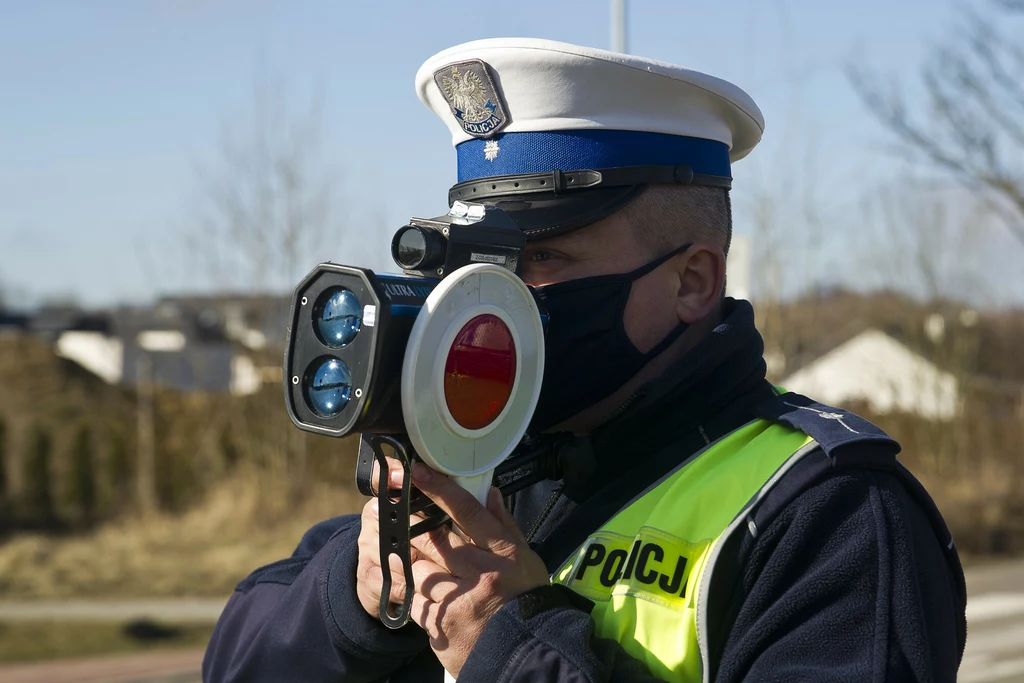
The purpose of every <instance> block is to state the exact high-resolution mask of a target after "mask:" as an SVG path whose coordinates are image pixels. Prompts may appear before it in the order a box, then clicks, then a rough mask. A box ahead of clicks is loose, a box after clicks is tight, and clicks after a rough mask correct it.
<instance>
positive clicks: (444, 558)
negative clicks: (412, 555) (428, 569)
mask: <svg viewBox="0 0 1024 683" xmlns="http://www.w3.org/2000/svg"><path fill="white" fill-rule="evenodd" d="M409 543H410V545H411V546H412V549H413V550H414V551H415V552H416V559H420V558H423V559H428V560H431V561H432V562H434V563H435V564H437V565H439V566H441V567H443V568H444V569H445V571H448V572H451V573H452V574H457V575H462V574H463V573H465V571H466V569H467V566H466V565H467V560H468V558H467V557H466V556H467V554H470V553H471V551H477V552H481V551H480V549H479V548H474V547H473V546H472V544H470V543H469V542H468V541H466V540H465V539H464V538H461V537H460V536H458V535H457V534H455V533H453V532H451V531H449V530H448V528H447V527H441V528H439V529H434V530H432V531H428V532H427V533H425V534H420V535H419V536H415V537H413V538H412V540H410V541H409Z"/></svg>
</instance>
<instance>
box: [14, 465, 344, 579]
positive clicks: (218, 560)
mask: <svg viewBox="0 0 1024 683" xmlns="http://www.w3.org/2000/svg"><path fill="white" fill-rule="evenodd" d="M287 485H288V484H287V482H286V481H282V480H281V478H272V477H270V476H268V475H266V474H263V475H257V474H254V473H252V472H242V473H238V474H236V475H234V476H232V477H231V478H229V479H228V480H226V481H225V482H223V483H221V484H219V485H218V486H216V487H215V488H214V489H213V490H212V491H211V493H210V494H209V495H207V496H206V498H205V500H204V501H203V502H202V503H201V504H200V505H198V506H196V507H194V508H192V509H191V510H190V511H189V512H187V513H185V514H183V515H180V516H170V515H157V516H153V517H151V518H147V519H141V518H138V517H135V518H122V519H121V520H119V521H117V522H114V523H111V524H108V525H106V526H103V527H101V528H99V529H98V530H96V531H94V532H91V533H89V534H87V535H82V536H74V537H67V538H57V537H52V536H44V535H38V534H24V535H19V536H16V537H14V538H12V539H10V540H8V541H6V542H5V543H3V544H2V545H0V599H4V598H6V599H23V598H59V597H70V596H76V597H90V598H91V597H96V598H101V597H121V598H129V597H164V596H224V595H228V594H230V592H231V591H232V589H233V588H234V586H235V584H236V583H237V582H238V581H239V580H240V579H242V578H243V577H245V576H246V575H247V574H248V573H249V572H250V571H252V570H253V569H255V568H256V567H258V566H261V565H263V564H266V563H268V562H272V561H274V560H278V559H281V558H283V557H287V556H288V555H290V554H291V553H292V551H293V550H294V548H295V545H296V544H297V543H298V541H299V539H300V538H301V536H302V534H303V532H305V531H306V529H308V528H309V527H310V526H311V525H313V524H315V523H316V522H318V521H321V520H323V519H327V518H329V517H333V516H335V515H339V514H345V513H348V512H354V511H357V510H358V509H359V508H360V506H361V504H362V501H361V498H360V497H359V496H358V494H356V493H355V492H354V490H352V489H350V488H341V487H337V486H328V485H324V484H312V485H310V486H308V487H307V488H306V490H305V491H303V495H302V498H301V501H299V502H297V503H294V504H288V503H287V502H286V501H288V500H289V499H291V500H294V498H295V497H294V496H290V495H288V493H287V491H284V490H283V488H282V487H284V486H287Z"/></svg>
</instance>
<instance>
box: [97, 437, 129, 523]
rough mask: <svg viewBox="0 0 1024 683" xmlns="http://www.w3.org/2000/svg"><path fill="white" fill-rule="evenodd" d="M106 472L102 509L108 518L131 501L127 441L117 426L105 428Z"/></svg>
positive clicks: (120, 510)
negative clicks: (105, 500) (106, 487)
mask: <svg viewBox="0 0 1024 683" xmlns="http://www.w3.org/2000/svg"><path fill="white" fill-rule="evenodd" d="M106 472H107V474H106V479H107V485H108V496H107V503H106V505H105V506H104V507H105V509H106V514H107V515H108V516H115V515H117V514H118V513H119V512H122V511H123V510H124V509H125V508H126V507H127V506H128V505H129V504H130V503H131V501H132V483H133V482H132V476H133V473H134V472H133V468H132V462H131V458H130V455H129V452H128V439H127V437H126V436H125V433H124V429H122V428H121V427H120V426H118V425H110V426H108V427H107V462H106Z"/></svg>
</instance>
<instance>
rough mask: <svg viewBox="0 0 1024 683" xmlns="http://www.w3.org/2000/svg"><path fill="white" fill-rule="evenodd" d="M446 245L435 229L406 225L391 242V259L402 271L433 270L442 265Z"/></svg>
mask: <svg viewBox="0 0 1024 683" xmlns="http://www.w3.org/2000/svg"><path fill="white" fill-rule="evenodd" d="M447 245H448V241H447V240H446V239H445V238H444V235H443V233H442V232H440V231H438V230H437V229H435V228H431V227H426V226H419V225H406V226H404V227H401V228H399V229H398V232H396V233H395V236H394V238H393V239H392V240H391V258H393V259H394V260H395V263H397V264H398V265H399V266H400V267H401V268H402V270H433V269H435V268H437V267H438V266H442V265H444V257H445V251H446V247H447Z"/></svg>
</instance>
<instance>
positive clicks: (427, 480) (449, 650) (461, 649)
mask: <svg viewBox="0 0 1024 683" xmlns="http://www.w3.org/2000/svg"><path fill="white" fill-rule="evenodd" d="M413 482H414V483H415V484H416V486H417V487H418V488H419V489H420V490H421V491H422V492H423V493H425V494H426V495H427V496H429V497H430V498H431V499H432V500H433V501H434V502H435V503H437V505H438V507H440V508H441V509H442V510H444V511H445V512H446V513H448V516H450V517H451V518H452V521H453V522H455V524H456V525H457V526H458V527H459V528H460V529H461V530H462V531H463V532H464V534H465V537H462V536H459V535H458V534H455V533H453V532H451V531H449V530H448V529H447V528H445V527H442V528H440V529H435V530H434V531H432V532H430V533H427V534H423V535H421V536H417V537H416V538H414V539H412V545H413V549H414V552H415V553H416V554H415V555H414V556H413V558H412V559H413V564H412V573H413V577H414V579H415V583H416V592H415V593H414V594H413V599H412V618H413V620H414V621H415V622H416V623H417V624H419V625H420V626H421V627H422V628H423V630H425V631H426V632H427V634H428V635H429V636H430V647H431V648H432V649H433V650H434V653H435V654H436V655H437V658H438V659H440V660H441V664H443V665H444V668H445V669H446V670H447V671H448V672H449V673H451V674H452V675H453V676H458V674H459V671H460V670H461V669H462V665H463V664H464V663H465V661H466V658H467V657H468V656H469V653H470V651H471V650H472V649H473V646H474V645H475V644H476V641H477V638H479V637H480V634H481V633H482V632H483V630H484V626H486V624H487V621H488V620H489V619H490V618H491V616H493V615H494V613H495V612H497V611H498V608H499V607H501V606H502V605H503V604H505V603H506V602H508V601H509V600H512V599H513V598H516V597H517V596H519V595H522V594H523V593H525V592H527V591H529V590H531V589H533V588H536V587H538V586H543V585H546V584H547V583H548V582H549V578H548V572H547V568H546V567H545V566H544V561H543V560H541V559H540V556H539V555H537V553H535V552H533V550H531V549H530V547H529V545H528V544H527V543H526V539H525V538H524V537H523V534H522V533H521V532H520V530H519V527H518V526H517V525H516V523H515V520H513V519H512V515H510V514H509V513H508V511H507V510H506V509H505V505H504V503H503V502H502V499H501V492H500V491H498V490H497V489H491V491H490V495H489V496H488V499H487V507H486V508H485V507H484V506H482V505H480V503H479V502H478V501H477V500H476V498H474V497H473V495H472V494H470V493H469V492H468V491H466V490H465V489H463V488H462V487H461V486H459V485H458V484H457V483H455V482H454V481H453V480H451V479H449V478H448V477H446V476H444V475H443V474H439V473H437V472H434V471H433V470H431V469H429V468H428V467H426V466H425V465H423V464H421V463H417V464H415V465H414V466H413ZM375 526H376V525H375ZM361 543H362V539H361V538H360V544H361ZM374 543H376V539H374ZM360 548H362V545H360ZM416 551H418V552H416ZM360 552H362V550H361V551H360ZM378 571H379V568H378ZM394 573H395V572H393V574H394ZM399 576H401V567H398V570H397V576H395V578H396V579H397V578H398V577H399ZM377 591H378V595H379V591H380V582H379V580H378V582H377ZM392 595H394V592H392Z"/></svg>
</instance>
